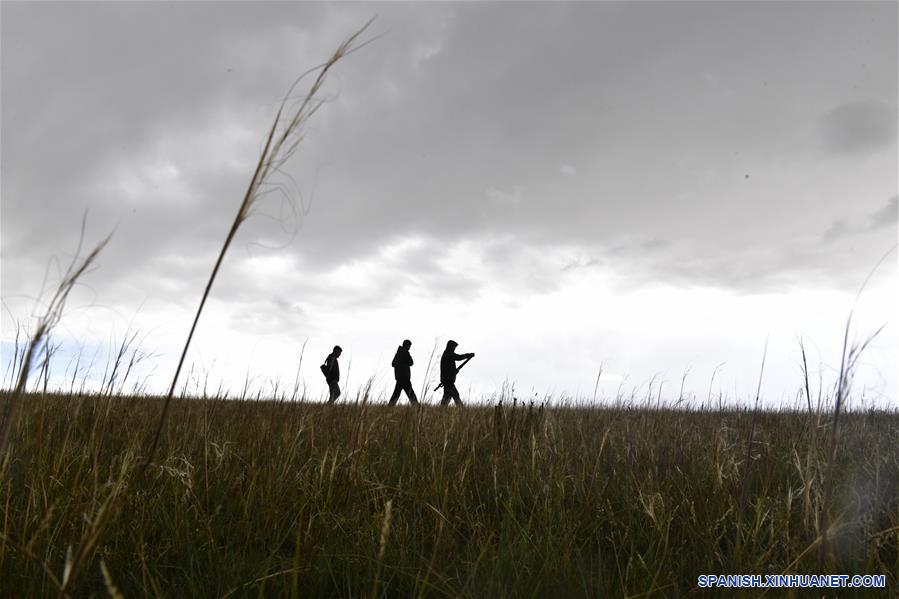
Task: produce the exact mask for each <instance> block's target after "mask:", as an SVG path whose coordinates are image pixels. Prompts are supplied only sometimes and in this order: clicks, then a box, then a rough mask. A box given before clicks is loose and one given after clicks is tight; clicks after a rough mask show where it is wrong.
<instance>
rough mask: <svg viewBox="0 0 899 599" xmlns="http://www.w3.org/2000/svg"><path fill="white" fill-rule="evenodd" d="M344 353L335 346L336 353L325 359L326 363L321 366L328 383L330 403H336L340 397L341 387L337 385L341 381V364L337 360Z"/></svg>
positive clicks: (333, 352)
mask: <svg viewBox="0 0 899 599" xmlns="http://www.w3.org/2000/svg"><path fill="white" fill-rule="evenodd" d="M342 353H343V350H342V349H341V348H340V346H339V345H335V346H334V351H332V352H331V353H330V354H328V357H327V358H325V363H324V364H322V365H321V369H322V373H323V374H324V375H325V380H326V381H327V382H328V393H329V397H328V403H334V402H335V401H337V398H338V397H340V386H339V385H338V384H337V383H338V382H339V381H340V364H338V363H337V358H339V357H340V354H342Z"/></svg>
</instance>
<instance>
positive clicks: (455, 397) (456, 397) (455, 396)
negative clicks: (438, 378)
mask: <svg viewBox="0 0 899 599" xmlns="http://www.w3.org/2000/svg"><path fill="white" fill-rule="evenodd" d="M453 401H454V402H456V405H457V406H461V405H462V398H460V397H459V390H458V389H456V385H453Z"/></svg>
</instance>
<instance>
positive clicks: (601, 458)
mask: <svg viewBox="0 0 899 599" xmlns="http://www.w3.org/2000/svg"><path fill="white" fill-rule="evenodd" d="M8 397H9V396H8V395H6V396H3V400H4V401H8ZM161 403H162V402H161V401H160V400H159V399H154V398H147V397H117V396H112V397H97V396H70V395H54V394H47V395H41V394H29V395H26V396H25V397H23V398H22V402H21V406H20V408H19V412H18V416H17V418H16V423H15V425H14V428H13V431H12V436H11V446H10V447H11V449H10V453H9V454H8V456H7V458H6V460H5V461H4V462H3V465H2V473H0V474H2V480H3V481H4V482H3V484H2V486H0V510H2V531H0V532H2V538H0V595H2V596H4V597H36V596H66V595H69V596H72V597H87V596H97V597H103V596H119V595H118V594H119V593H121V595H122V596H125V597H135V596H145V595H150V596H164V597H256V596H264V597H281V596H285V597H293V596H301V597H413V596H414V597H621V596H630V597H634V596H646V597H682V596H734V595H735V594H736V595H739V596H761V595H762V594H763V593H762V591H759V590H754V591H753V590H748V591H747V590H744V591H742V592H734V591H730V592H724V591H712V590H701V589H698V588H697V575H699V574H711V573H718V574H722V573H730V574H734V573H752V574H771V573H774V574H780V573H800V574H810V573H823V572H830V573H837V574H865V573H867V574H883V575H885V576H886V585H887V588H886V589H876V590H875V589H868V590H848V589H843V590H840V591H830V592H827V593H823V592H818V593H816V596H820V595H822V594H828V595H834V596H840V597H856V596H877V597H884V596H895V594H896V592H897V588H899V587H897V573H899V553H897V546H899V450H897V447H899V415H897V414H896V413H885V412H864V413H860V412H855V413H847V414H843V415H841V420H840V422H839V435H838V436H837V451H836V458H835V460H834V461H833V467H832V473H830V474H828V472H829V470H828V462H829V460H828V455H829V447H830V446H829V439H830V421H829V417H826V416H820V417H819V416H815V415H810V414H808V413H800V412H780V413H765V412H759V413H757V414H756V415H755V416H754V417H753V413H752V412H750V411H743V412H721V411H672V410H662V409H652V408H651V407H645V408H640V409H638V408H624V407H620V408H608V409H587V408H577V407H569V408H565V407H554V408H546V409H542V408H539V407H531V406H525V407H522V406H520V405H518V406H515V405H506V406H504V407H496V406H494V407H467V408H464V409H453V408H450V409H444V410H441V409H437V408H433V407H425V408H422V409H420V410H416V409H412V408H409V407H406V406H403V407H397V408H393V409H390V408H387V407H384V406H380V405H365V404H356V405H335V406H325V405H319V404H314V403H302V402H297V403H292V402H274V401H271V402H265V401H262V402H260V401H233V400H227V401H226V400H210V399H206V400H202V399H175V400H174V402H173V403H172V408H171V413H170V417H169V421H168V423H167V426H166V428H165V432H164V434H163V436H162V439H161V442H160V445H159V450H158V452H157V454H156V457H155V458H154V460H153V462H152V463H151V464H150V465H149V467H148V468H147V469H146V470H145V471H144V472H142V471H141V466H142V461H141V458H142V457H145V456H146V448H147V446H148V445H149V443H150V437H151V436H152V428H153V427H152V426H151V423H153V422H154V421H155V419H156V418H157V417H158V414H159V410H160V408H161ZM750 429H753V431H752V442H751V446H750V444H749V439H750ZM747 456H748V459H747ZM828 476H830V477H831V480H832V484H833V487H832V488H833V490H832V499H831V500H830V503H829V505H825V503H826V502H825V496H826V493H825V487H826V484H827V480H828ZM824 510H827V513H828V515H829V517H828V522H829V523H830V524H829V529H830V533H829V535H828V542H827V543H826V544H824V545H823V549H824V550H823V551H822V543H821V538H822V535H821V533H822V531H821V530H820V528H821V522H822V515H823V513H824ZM61 589H62V590H61ZM767 596H771V597H779V596H789V595H787V594H786V592H785V591H784V590H774V591H769V593H768V595H767ZM795 596H805V595H801V594H796V595H795Z"/></svg>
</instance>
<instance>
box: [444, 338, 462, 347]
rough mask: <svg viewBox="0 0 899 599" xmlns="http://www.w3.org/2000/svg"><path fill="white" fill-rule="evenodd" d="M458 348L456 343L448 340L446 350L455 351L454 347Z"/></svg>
mask: <svg viewBox="0 0 899 599" xmlns="http://www.w3.org/2000/svg"><path fill="white" fill-rule="evenodd" d="M458 346H459V344H458V343H456V342H455V341H453V340H452V339H450V340H449V341H447V342H446V349H456V347H458Z"/></svg>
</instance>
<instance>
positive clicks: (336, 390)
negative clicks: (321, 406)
mask: <svg viewBox="0 0 899 599" xmlns="http://www.w3.org/2000/svg"><path fill="white" fill-rule="evenodd" d="M328 389H329V391H330V392H331V397H330V398H329V399H328V403H334V402H335V401H337V398H338V397H340V386H339V385H338V384H337V381H328Z"/></svg>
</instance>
